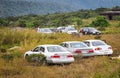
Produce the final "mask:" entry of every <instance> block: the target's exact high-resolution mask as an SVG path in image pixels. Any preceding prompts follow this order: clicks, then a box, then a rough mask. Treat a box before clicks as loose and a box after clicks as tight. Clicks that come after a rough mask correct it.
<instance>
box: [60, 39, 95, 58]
mask: <svg viewBox="0 0 120 78" xmlns="http://www.w3.org/2000/svg"><path fill="white" fill-rule="evenodd" d="M61 45H62V46H63V47H64V48H65V49H66V50H68V51H69V52H71V53H72V54H73V55H74V56H79V54H81V56H83V57H85V56H94V51H93V49H92V48H89V47H88V46H87V45H86V44H85V43H83V42H80V41H67V42H62V43H61Z"/></svg>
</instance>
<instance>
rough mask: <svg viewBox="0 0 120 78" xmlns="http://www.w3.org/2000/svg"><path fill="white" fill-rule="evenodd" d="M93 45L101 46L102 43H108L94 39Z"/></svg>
mask: <svg viewBox="0 0 120 78" xmlns="http://www.w3.org/2000/svg"><path fill="white" fill-rule="evenodd" d="M92 45H93V46H100V45H106V43H105V42H104V41H94V42H92Z"/></svg>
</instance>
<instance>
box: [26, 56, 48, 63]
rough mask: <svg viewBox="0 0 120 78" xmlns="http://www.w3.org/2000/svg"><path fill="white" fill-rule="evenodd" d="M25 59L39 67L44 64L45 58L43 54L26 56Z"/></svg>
mask: <svg viewBox="0 0 120 78" xmlns="http://www.w3.org/2000/svg"><path fill="white" fill-rule="evenodd" d="M25 58H26V60H27V61H28V62H36V63H38V64H40V65H43V64H45V63H46V57H45V56H44V55H43V54H32V55H27V56H26V57H25Z"/></svg>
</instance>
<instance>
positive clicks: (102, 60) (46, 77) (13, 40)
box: [0, 21, 120, 78]
mask: <svg viewBox="0 0 120 78" xmlns="http://www.w3.org/2000/svg"><path fill="white" fill-rule="evenodd" d="M112 23H113V24H111V22H110V24H111V25H117V23H116V22H113V21H112ZM115 23H116V24H115ZM83 24H84V22H83ZM113 28H114V30H113ZM110 30H112V32H111V31H110ZM116 31H117V32H116ZM104 32H107V34H106V33H104V34H103V35H101V37H100V39H102V40H106V41H107V43H108V44H110V45H111V46H112V47H113V50H114V54H113V56H117V55H119V54H120V52H119V51H120V48H119V47H120V45H119V44H120V43H119V38H120V31H119V28H116V27H113V26H110V27H107V29H106V30H105V31H104ZM23 33H24V34H23ZM0 35H1V37H0V49H5V51H6V52H1V51H0V77H1V78H21V77H22V78H27V77H29V78H33V77H36V78H39V77H42V78H56V77H57V78H61V77H62V78H66V77H69V78H119V77H120V60H111V59H110V57H108V56H96V57H88V58H82V59H76V61H75V62H74V63H73V64H71V65H63V66H61V65H53V66H44V65H42V66H40V64H39V63H31V62H27V61H26V60H25V59H24V57H23V54H24V53H25V52H26V51H28V50H31V49H33V48H34V47H35V46H37V45H39V44H60V43H61V42H63V41H70V40H79V41H82V40H86V39H96V36H94V35H93V36H92V35H90V36H81V37H78V36H74V35H68V34H61V33H58V34H52V35H43V34H40V33H37V32H35V30H33V29H23V30H21V31H17V30H16V31H15V30H13V29H11V28H6V27H3V28H1V29H0ZM73 37H74V38H73ZM14 46H19V47H20V48H16V49H12V50H11V49H10V48H11V47H14ZM68 73H69V74H68Z"/></svg>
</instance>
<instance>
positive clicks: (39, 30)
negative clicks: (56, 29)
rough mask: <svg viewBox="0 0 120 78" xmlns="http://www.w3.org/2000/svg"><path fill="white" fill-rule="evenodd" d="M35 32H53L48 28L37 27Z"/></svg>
mask: <svg viewBox="0 0 120 78" xmlns="http://www.w3.org/2000/svg"><path fill="white" fill-rule="evenodd" d="M37 32H39V33H42V34H51V33H53V32H52V31H51V30H50V29H49V28H38V30H37Z"/></svg>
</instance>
